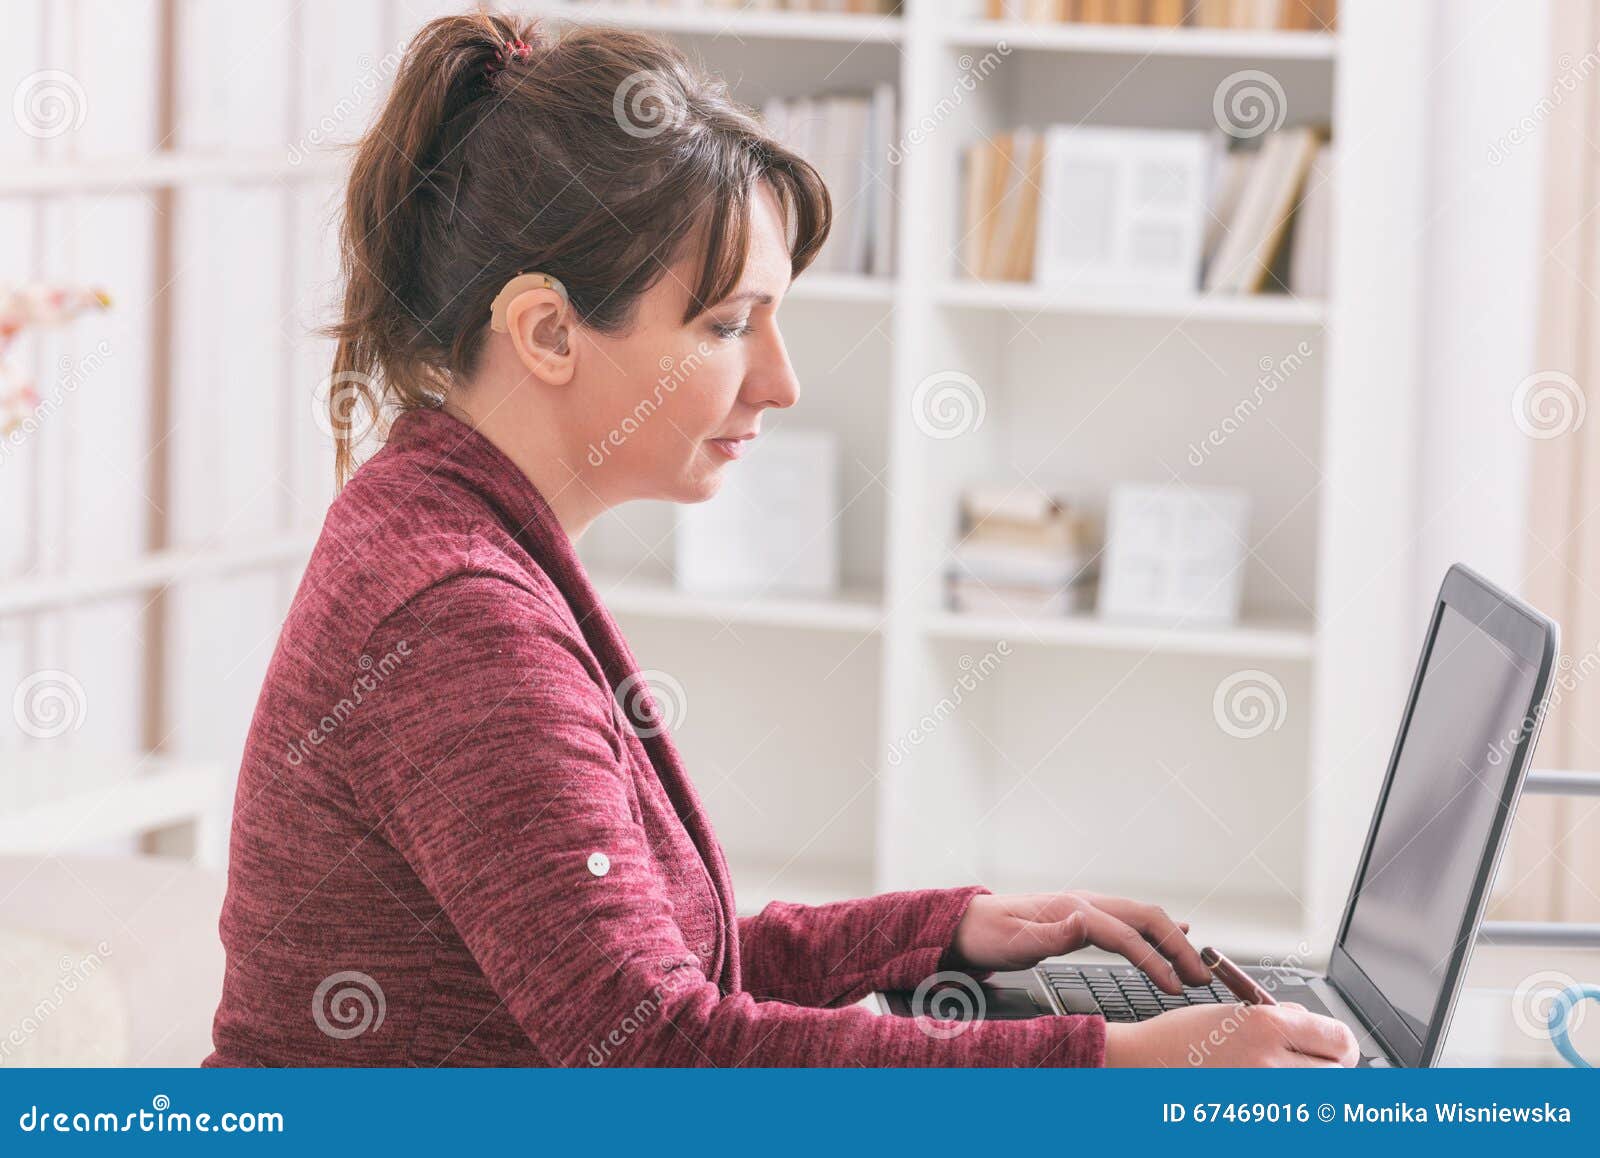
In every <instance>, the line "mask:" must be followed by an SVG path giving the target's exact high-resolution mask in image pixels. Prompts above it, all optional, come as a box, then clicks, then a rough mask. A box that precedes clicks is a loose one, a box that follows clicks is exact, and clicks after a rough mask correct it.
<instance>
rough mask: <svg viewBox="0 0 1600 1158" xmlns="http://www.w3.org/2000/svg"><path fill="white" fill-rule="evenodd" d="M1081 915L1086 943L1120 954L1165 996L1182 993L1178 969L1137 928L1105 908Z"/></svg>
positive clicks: (1091, 910)
mask: <svg viewBox="0 0 1600 1158" xmlns="http://www.w3.org/2000/svg"><path fill="white" fill-rule="evenodd" d="M1084 915H1085V917H1086V918H1087V922H1088V925H1087V931H1088V934H1089V940H1090V941H1092V942H1093V943H1094V944H1095V945H1096V946H1098V947H1099V948H1101V949H1105V950H1108V951H1110V952H1112V953H1120V954H1122V956H1124V957H1126V958H1127V959H1128V961H1129V962H1130V963H1131V964H1134V965H1137V966H1138V967H1139V968H1140V969H1142V970H1143V971H1144V972H1145V974H1146V975H1147V976H1148V977H1149V978H1150V980H1152V981H1154V982H1155V983H1156V984H1157V985H1159V986H1161V988H1162V989H1165V990H1166V991H1167V992H1168V993H1173V994H1177V993H1182V992H1183V982H1182V981H1181V980H1180V979H1179V978H1178V973H1177V970H1175V969H1174V968H1173V967H1172V965H1171V964H1170V963H1169V962H1168V961H1167V959H1166V958H1165V957H1163V956H1162V955H1161V954H1160V953H1159V952H1157V951H1156V948H1155V946H1153V945H1151V944H1150V942H1149V941H1147V940H1145V939H1144V937H1143V936H1142V935H1141V934H1140V933H1139V931H1138V930H1137V929H1135V928H1133V926H1131V925H1128V924H1126V923H1124V922H1123V921H1121V920H1119V919H1118V918H1116V917H1115V916H1113V915H1112V914H1111V913H1109V912H1107V911H1106V910H1105V909H1101V908H1094V909H1090V910H1089V911H1088V912H1087V913H1085V914H1084ZM1196 959H1197V960H1198V958H1196Z"/></svg>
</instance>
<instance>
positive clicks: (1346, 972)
mask: <svg viewBox="0 0 1600 1158" xmlns="http://www.w3.org/2000/svg"><path fill="white" fill-rule="evenodd" d="M1559 638H1560V633H1559V630H1558V628H1557V626H1556V624H1555V623H1554V622H1553V621H1551V620H1550V619H1548V618H1546V617H1545V616H1543V615H1541V614H1539V613H1538V612H1537V611H1535V610H1533V609H1532V608H1531V607H1528V606H1527V605H1526V604H1524V603H1521V602H1519V601H1518V600H1516V599H1514V598H1512V597H1511V596H1509V595H1507V594H1506V593H1505V592H1503V591H1501V590H1499V589H1498V588H1496V587H1495V586H1494V585H1493V584H1491V583H1489V582H1488V581H1487V580H1485V579H1483V578H1482V577H1481V576H1479V575H1476V574H1474V573H1473V572H1472V571H1470V570H1468V569H1467V568H1466V567H1463V566H1461V565H1459V564H1458V565H1456V566H1454V567H1452V568H1450V571H1449V573H1448V574H1446V575H1445V578H1444V583H1443V585H1442V586H1441V587H1440V589H1439V598H1438V600H1437V602H1436V603H1435V604H1434V608H1433V617H1432V620H1431V622H1430V623H1429V625H1428V634H1427V639H1426V641H1425V642H1424V644H1423V647H1422V656H1421V658H1420V659H1419V661H1418V663H1417V671H1416V675H1415V677H1414V678H1413V679H1412V682H1411V692H1410V696H1409V698H1408V699H1407V701H1406V705H1405V713H1404V715H1402V716H1401V720H1400V732H1399V735H1398V736H1397V737H1396V738H1395V743H1394V751H1393V753H1392V754H1391V755H1390V757H1389V770H1388V773H1387V775H1386V776H1385V777H1384V782H1383V789H1382V791H1381V792H1380V793H1379V795H1378V804H1377V808H1376V809H1375V810H1374V812H1373V816H1372V824H1371V827H1370V828H1369V829H1368V832H1367V841H1366V846H1365V848H1364V849H1363V850H1362V853H1361V860H1360V862H1359V863H1358V864H1357V866H1356V871H1355V879H1354V883H1353V884H1352V886H1351V889H1350V897H1349V900H1348V901H1347V902H1346V904H1345V909H1344V916H1343V918H1342V920H1341V921H1340V923H1339V932H1338V936H1337V938H1336V939H1335V941H1334V945H1333V950H1332V953H1331V954H1330V956H1329V961H1328V971H1327V972H1326V973H1325V974H1321V975H1317V974H1314V973H1312V972H1310V971H1308V970H1304V969H1298V968H1290V967H1286V966H1265V967H1254V966H1251V967H1246V969H1245V971H1246V972H1247V973H1249V974H1250V975H1251V976H1253V977H1254V978H1255V979H1256V980H1257V981H1259V982H1260V983H1261V984H1262V985H1263V986H1264V987H1265V988H1266V989H1267V990H1268V991H1269V992H1271V993H1272V994H1273V996H1274V997H1276V998H1277V999H1278V1000H1280V1001H1297V1002H1299V1003H1300V1004H1302V1005H1304V1006H1305V1007H1306V1008H1307V1009H1310V1010H1313V1011H1315V1012H1317V1013H1323V1014H1327V1015H1328V1016H1331V1017H1335V1018H1338V1019H1339V1020H1340V1021H1342V1022H1344V1023H1345V1024H1346V1025H1347V1026H1349V1027H1350V1029H1351V1030H1353V1031H1354V1032H1355V1035H1356V1039H1357V1041H1358V1042H1359V1044H1360V1047H1361V1055H1362V1060H1361V1064H1362V1065H1365V1066H1428V1065H1432V1064H1433V1063H1434V1062H1435V1060H1436V1059H1437V1058H1438V1056H1439V1051H1440V1049H1441V1047H1442V1045H1443V1043H1444V1038H1445V1032H1446V1030H1447V1029H1448V1028H1449V1025H1450V1017H1451V1014H1452V1012H1453V1011H1454V1008H1455V1002H1456V997H1457V995H1458V994H1459V992H1460V989H1461V982H1462V978H1463V976H1464V975H1465V973H1466V968H1467V963H1468V960H1469V958H1470V957H1471V955H1472V947H1473V942H1474V941H1475V940H1476V939H1477V934H1478V925H1479V923H1480V922H1481V920H1482V919H1483V909H1484V904H1485V902H1486V900H1487V898H1488V893H1489V887H1490V884H1491V882H1492V881H1493V879H1494V872H1495V868H1496V866H1497V864H1498V863H1499V859H1500V853H1501V851H1502V849H1503V847H1504V845H1505V839H1506V834H1507V832H1508V831H1509V827H1510V820H1511V817H1512V815H1513V813H1514V812H1515V810H1516V805H1517V797H1518V795H1519V793H1520V792H1521V790H1522V782H1523V778H1524V774H1525V772H1526V769H1527V767H1528V762H1529V760H1530V758H1531V757H1532V753H1533V747H1534V744H1535V743H1536V742H1537V740H1538V733H1539V726H1540V724H1541V723H1542V722H1543V720H1544V710H1545V704H1546V697H1547V695H1548V692H1549V688H1550V682H1551V678H1552V673H1553V670H1554V664H1555V658H1556V655H1557V649H1558V644H1559ZM981 989H982V993H983V1000H982V1001H981V1002H972V1001H970V1000H969V1001H967V1002H964V1003H963V1002H948V1001H947V1002H939V1001H937V1000H931V999H929V998H930V997H931V995H929V994H925V995H923V997H924V1001H923V1005H924V1008H922V1009H917V1010H913V1009H912V996H913V995H911V994H907V993H885V994H880V995H879V1001H880V1009H881V1011H882V1012H885V1013H893V1014H899V1015H901V1016H911V1015H913V1014H914V1013H921V1014H925V1015H928V1016H933V1017H935V1018H937V1017H938V1016H939V1015H940V1013H939V1011H940V1009H941V1007H944V1008H950V1009H955V1008H958V1007H960V1008H963V1009H964V1010H966V1011H970V1010H971V1009H972V1008H973V1007H974V1006H980V1007H981V1014H980V1016H982V1017H984V1018H986V1019H992V1020H1013V1019H1018V1018H1027V1017H1039V1016H1043V1015H1046V1014H1058V1013H1087V1014H1098V1015H1101V1016H1104V1017H1105V1018H1106V1019H1107V1020H1109V1021H1124V1022H1126V1021H1143V1020H1146V1019H1148V1018H1151V1017H1156V1016H1158V1015H1160V1014H1162V1013H1164V1012H1166V1011H1167V1010H1170V1009H1178V1008H1181V1007H1183V1006H1186V1005H1193V1004H1198V1003H1211V1002H1232V1001H1234V1000H1236V999H1235V998H1234V997H1233V995H1232V994H1230V993H1229V992H1228V990H1227V989H1226V988H1224V987H1223V985H1222V983H1221V982H1220V981H1216V982H1213V983H1212V984H1211V985H1208V986H1192V987H1189V988H1186V989H1185V990H1184V993H1183V995H1182V996H1181V997H1180V996H1176V995H1172V994H1168V993H1166V992H1164V991H1162V990H1160V989H1158V988H1156V986H1155V985H1154V984H1152V983H1151V982H1150V981H1149V979H1148V978H1146V977H1145V975H1144V974H1143V973H1142V972H1140V971H1139V970H1138V969H1137V968H1135V967H1134V966H1132V965H1102V964H1069V963H1066V962H1055V961H1050V962H1045V963H1043V964H1040V965H1038V966H1036V967H1035V968H1033V969H1031V970H1027V971H1023V972H1009V973H996V974H994V975H993V976H991V977H990V979H989V980H988V981H986V982H985V983H983V985H982V986H981ZM969 996H970V995H969ZM967 1015H968V1016H970V1015H971V1014H970V1012H968V1013H967Z"/></svg>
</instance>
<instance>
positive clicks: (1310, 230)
mask: <svg viewBox="0 0 1600 1158" xmlns="http://www.w3.org/2000/svg"><path fill="white" fill-rule="evenodd" d="M1333 174H1334V156H1333V146H1332V145H1331V144H1325V145H1321V146H1319V147H1318V149H1317V155H1316V156H1315V157H1314V158H1312V161H1311V169H1310V172H1308V173H1307V174H1306V181H1305V190H1304V192H1303V194H1302V195H1301V198H1300V207H1299V208H1298V209H1296V210H1295V213H1294V235H1293V237H1292V238H1291V240H1290V242H1289V292H1290V293H1292V294H1295V295H1296V296H1297V297H1312V298H1320V297H1326V296H1327V294H1328V242H1329V233H1330V231H1331V225H1332V219H1333Z"/></svg>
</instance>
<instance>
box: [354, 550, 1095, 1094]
mask: <svg viewBox="0 0 1600 1158" xmlns="http://www.w3.org/2000/svg"><path fill="white" fill-rule="evenodd" d="M402 639H404V640H406V641H408V648H407V655H408V658H407V660H406V663H405V664H404V665H403V666H401V667H400V668H399V669H397V670H396V671H394V672H393V673H391V674H390V675H389V676H388V677H387V679H386V680H385V681H384V683H383V685H382V686H381V687H380V688H379V689H377V690H376V691H375V692H373V693H372V695H371V696H370V697H369V698H368V699H367V700H366V701H365V702H364V703H363V705H362V708H361V711H360V712H359V713H358V714H357V717H356V718H353V719H352V721H351V724H350V726H349V732H348V736H349V739H350V741H351V745H352V747H351V751H350V755H351V758H352V762H351V765H350V767H351V768H352V772H351V779H352V789H353V790H354V792H355V794H356V797H357V799H358V800H359V801H360V802H361V803H362V805H363V807H364V808H366V809H369V810H370V811H371V814H372V816H373V817H374V818H375V820H376V821H377V822H378V823H379V825H380V827H381V830H382V833H383V835H384V836H385V837H386V838H387V839H388V840H389V841H390V842H391V843H392V844H393V845H394V847H395V848H397V849H398V850H399V851H400V852H401V853H402V854H403V855H404V856H405V857H406V859H407V861H408V862H409V863H410V864H411V865H412V867H413V868H414V870H415V871H416V872H417V874H418V876H419V877H420V878H421V880H422V881H423V883H424V884H425V885H426V886H427V887H428V889H429V890H430V891H431V892H432V893H433V895H434V896H435V897H436V898H437V899H438V901H439V903H440V905H441V906H442V907H443V909H444V911H445V914H446V916H447V917H448V918H449V920H450V922H451V924H452V925H453V926H454V927H455V929H456V930H457V931H458V932H459V933H460V935H461V937H462V938H463V939H464V940H465V942H466V944H467V946H468V948H469V950H470V951H471V952H472V954H473V956H474V958H475V959H476V960H477V962H478V964H479V966H480V967H481V968H482V969H483V971H484V974H485V976H486V977H487V978H488V981H489V983H490V984H491V985H492V986H493V987H494V989H495V990H496V992H497V993H499V994H500V996H501V997H502V998H503V999H504V1002H505V1006H506V1008H507V1010H508V1011H509V1012H510V1014H511V1015H512V1016H513V1017H514V1018H515V1019H516V1020H517V1022H518V1023H519V1024H520V1025H521V1026H522V1028H523V1030H524V1031H525V1032H526V1033H527V1034H528V1037H529V1038H530V1039H531V1040H532V1041H533V1042H534V1044H535V1045H536V1046H537V1047H538V1048H539V1049H540V1051H541V1052H542V1053H543V1055H544V1056H545V1057H546V1058H548V1059H549V1060H550V1061H551V1062H554V1063H557V1064H565V1065H585V1064H600V1063H602V1062H603V1063H606V1064H624V1065H630V1064H631V1065H719V1066H727V1065H950V1066H963V1065H982V1066H992V1065H1029V1066H1035V1065H1097V1064H1100V1062H1101V1061H1102V1059H1103V1056H1104V1049H1105V1023H1104V1022H1103V1021H1101V1020H1100V1019H1099V1018H1087V1017H1047V1018H1039V1019H1035V1020H1032V1021H995V1022H984V1023H975V1024H973V1025H970V1026H967V1027H965V1031H964V1032H961V1033H959V1034H956V1035H953V1036H943V1035H931V1034H928V1033H925V1032H924V1031H923V1028H922V1027H921V1026H920V1025H919V1023H918V1022H917V1021H916V1020H914V1019H910V1018H897V1017H878V1016H875V1015H874V1014H872V1013H870V1012H868V1011H867V1010H864V1009H859V1008H845V1009H827V1010H824V1009H803V1008H798V1007H796V1006H792V1005H788V1004H785V1003H783V1002H760V1003H758V1002H757V1001H755V999H754V998H753V997H751V996H750V995H749V994H748V993H740V994H736V995H733V996H724V995H723V994H722V993H721V992H720V990H719V989H718V987H717V986H716V985H715V984H714V983H712V982H711V981H709V980H708V979H707V978H706V977H705V975H704V974H703V972H702V971H701V966H700V962H699V960H698V959H697V958H696V957H694V956H693V954H692V953H691V952H690V950H689V948H688V946H687V945H685V944H684V942H683V939H682V937H681V935H680V933H679V930H678V927H677V925H676V924H675V923H674V922H673V920H672V917H671V904H670V902H669V901H668V899H667V897H666V895H665V893H664V891H663V889H662V882H661V881H660V879H659V877H658V875H657V873H656V871H655V869H654V862H653V860H652V857H651V855H650V849H649V847H648V844H647V840H646V834H645V832H644V831H643V829H642V828H641V827H640V826H639V825H638V824H637V823H636V822H635V821H634V818H633V813H632V810H631V808H630V805H629V796H628V787H627V785H628V775H629V774H628V770H627V768H626V766H625V764H624V763H623V751H622V749H621V748H620V747H619V746H618V743H617V737H616V733H615V731H614V728H615V716H614V714H613V710H612V700H611V698H610V695H609V693H608V692H607V690H606V689H605V688H604V687H603V686H602V685H601V684H599V683H598V682H597V678H596V677H597V674H598V673H597V672H595V671H594V670H593V668H592V659H591V657H590V656H589V655H588V652H587V649H586V648H585V647H584V645H583V643H582V641H581V639H579V638H577V637H575V636H574V635H573V634H572V633H571V632H570V629H568V628H567V627H565V626H564V625H563V621H562V620H561V618H560V617H559V616H557V615H556V614H555V613H554V611H553V609H552V608H551V607H550V606H549V605H548V604H546V603H545V602H544V600H542V599H541V598H540V597H538V596H535V595H533V594H532V593H530V592H527V591H524V590H523V589H521V588H519V587H516V586H513V585H512V584H510V583H507V582H503V581H501V580H497V579H492V578H488V577H482V576H466V577H460V578H456V579H452V580H450V581H448V582H446V583H443V584H441V585H439V586H436V587H433V588H430V589H429V590H427V591H426V592H424V593H422V594H421V595H419V596H417V597H415V598H414V599H413V600H411V601H410V602H408V603H407V604H406V605H405V606H403V607H402V608H401V609H400V610H399V611H397V612H396V613H395V614H394V615H392V616H391V617H390V618H389V619H388V620H386V621H385V623H384V624H382V625H380V627H379V628H378V630H377V631H376V632H374V634H373V637H372V639H371V640H370V641H369V645H368V654H387V650H386V649H392V648H393V647H394V645H395V644H396V643H397V642H398V641H399V640H402ZM596 852H602V853H604V854H605V855H606V857H607V858H608V860H609V863H610V868H609V871H607V872H605V873H604V874H603V875H598V876H597V875H595V874H594V873H593V872H591V871H590V869H589V867H588V861H589V858H590V856H591V855H592V854H593V853H596ZM928 959H930V960H931V956H930V957H929V958H928ZM919 964H920V962H919Z"/></svg>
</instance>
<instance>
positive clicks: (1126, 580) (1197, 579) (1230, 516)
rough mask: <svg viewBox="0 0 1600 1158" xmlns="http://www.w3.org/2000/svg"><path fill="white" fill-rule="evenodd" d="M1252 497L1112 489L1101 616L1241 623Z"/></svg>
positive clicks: (1216, 491) (1234, 492)
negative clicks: (1246, 545)
mask: <svg viewBox="0 0 1600 1158" xmlns="http://www.w3.org/2000/svg"><path fill="white" fill-rule="evenodd" d="M1249 524H1250V495H1249V493H1248V492H1247V491H1244V490H1241V489H1238V488H1234V487H1188V486H1179V485H1176V484H1174V485H1161V484H1142V483H1128V484H1123V485H1121V486H1117V487H1115V488H1113V489H1112V492H1111V500H1110V503H1109V504H1108V507H1107V511H1106V550H1105V557H1104V559H1103V560H1102V567H1101V575H1100V595H1099V604H1098V607H1099V613H1100V615H1101V617H1102V618H1105V619H1128V620H1145V621H1151V622H1160V623H1173V624H1177V623H1181V624H1184V625H1186V626H1187V625H1193V626H1216V625H1230V624H1234V623H1237V622H1238V620H1239V610H1240V603H1241V601H1242V598H1243V594H1244V559H1245V550H1246V548H1245V544H1246V542H1247V536H1248V534H1249Z"/></svg>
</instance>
